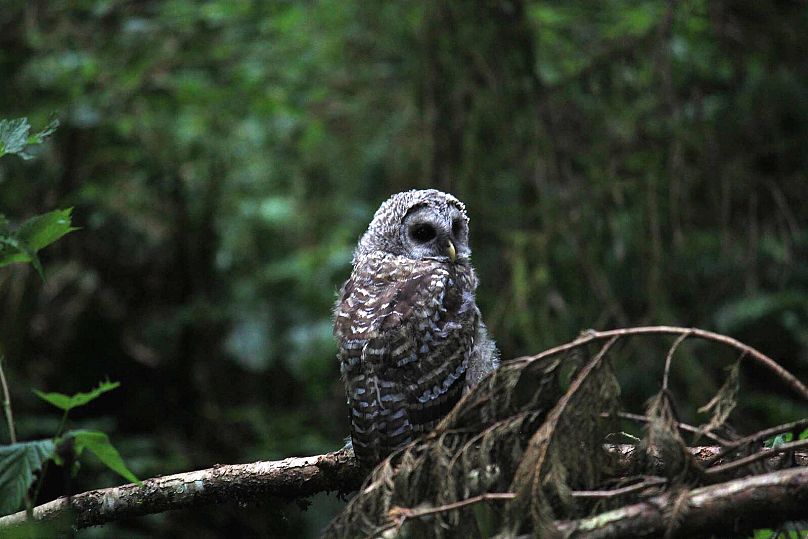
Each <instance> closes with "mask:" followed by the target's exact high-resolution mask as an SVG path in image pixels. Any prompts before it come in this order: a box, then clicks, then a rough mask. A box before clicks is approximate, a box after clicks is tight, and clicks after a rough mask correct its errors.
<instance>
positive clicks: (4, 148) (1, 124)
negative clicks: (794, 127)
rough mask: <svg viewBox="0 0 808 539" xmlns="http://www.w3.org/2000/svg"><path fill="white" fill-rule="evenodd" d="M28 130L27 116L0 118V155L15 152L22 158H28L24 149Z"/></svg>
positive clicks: (29, 126) (29, 128) (29, 127)
mask: <svg viewBox="0 0 808 539" xmlns="http://www.w3.org/2000/svg"><path fill="white" fill-rule="evenodd" d="M30 130H31V125H30V124H29V123H28V118H17V119H16V120H0V157H2V156H3V155H5V154H17V155H19V156H20V157H22V158H23V159H28V158H29V157H30V156H28V154H26V153H25V152H24V150H25V146H26V144H27V142H28V132H29V131H30Z"/></svg>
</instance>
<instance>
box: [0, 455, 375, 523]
mask: <svg viewBox="0 0 808 539" xmlns="http://www.w3.org/2000/svg"><path fill="white" fill-rule="evenodd" d="M365 475H366V471H363V470H362V469H361V468H360V467H359V466H358V465H357V464H356V460H355V459H354V456H353V453H352V452H350V451H345V450H341V451H337V452H335V453H327V454H325V455H316V456H313V457H295V458H288V459H284V460H279V461H261V462H254V463H251V464H234V465H227V466H215V467H213V468H208V469H206V470H197V471H194V472H187V473H180V474H175V475H169V476H166V477H155V478H153V479H147V480H145V481H143V486H142V487H139V486H137V485H133V484H129V485H124V486H121V487H113V488H107V489H101V490H91V491H89V492H84V493H82V494H77V495H75V496H72V497H71V498H67V497H63V498H59V499H57V500H53V501H52V502H48V503H46V504H43V505H40V506H38V507H36V508H34V511H33V518H34V520H40V521H46V520H55V519H58V518H63V517H64V516H65V514H66V513H69V512H72V513H73V515H74V517H75V520H74V522H73V524H74V526H75V527H77V528H84V527H87V526H95V525H98V524H104V523H107V522H112V521H116V520H120V519H123V518H127V517H132V516H138V515H146V514H149V513H161V512H164V511H169V510H172V509H181V508H184V507H200V506H204V505H208V504H214V503H232V502H238V501H253V500H256V499H259V498H265V497H268V496H274V497H278V498H282V499H286V500H294V499H298V498H305V497H307V496H311V495H313V494H316V493H318V492H323V491H340V492H350V491H352V490H356V489H357V488H359V486H360V484H361V483H362V480H363V479H364V477H365ZM25 519H26V514H25V511H21V512H19V513H15V514H13V515H8V516H5V517H2V518H0V529H2V528H7V527H11V526H16V525H20V524H22V523H24V522H25Z"/></svg>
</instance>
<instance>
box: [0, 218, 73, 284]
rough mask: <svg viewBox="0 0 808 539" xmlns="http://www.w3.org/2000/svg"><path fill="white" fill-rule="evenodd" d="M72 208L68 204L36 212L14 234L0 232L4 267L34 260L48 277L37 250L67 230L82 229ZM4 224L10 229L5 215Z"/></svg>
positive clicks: (41, 274) (38, 269) (40, 273)
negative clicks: (74, 220) (74, 222)
mask: <svg viewBox="0 0 808 539" xmlns="http://www.w3.org/2000/svg"><path fill="white" fill-rule="evenodd" d="M72 212H73V208H67V209H64V210H54V211H52V212H48V213H43V214H42V215H36V216H34V217H32V218H30V219H28V220H27V221H25V222H24V223H23V224H22V225H21V226H20V228H19V229H18V230H17V231H16V232H15V233H14V234H11V235H4V236H0V267H3V266H7V265H9V264H15V263H19V262H31V263H32V264H33V265H34V268H36V270H37V272H38V273H39V275H40V276H41V277H42V278H43V279H44V272H43V270H42V265H41V264H40V262H39V258H38V257H37V254H36V253H37V251H39V250H40V249H42V248H43V247H47V246H48V245H50V244H51V243H53V242H55V241H56V240H58V239H59V238H61V237H62V236H64V235H65V234H68V233H70V232H72V231H74V230H78V229H77V228H76V227H73V226H71V221H70V217H71V213H72ZM0 225H5V228H6V229H7V221H6V220H5V218H3V220H2V222H0ZM6 234H7V232H6Z"/></svg>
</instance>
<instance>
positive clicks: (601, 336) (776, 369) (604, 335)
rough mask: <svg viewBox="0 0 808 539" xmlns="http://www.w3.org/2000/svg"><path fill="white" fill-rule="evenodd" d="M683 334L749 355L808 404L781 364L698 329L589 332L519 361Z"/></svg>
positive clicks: (807, 389)
mask: <svg viewBox="0 0 808 539" xmlns="http://www.w3.org/2000/svg"><path fill="white" fill-rule="evenodd" d="M682 334H690V336H692V337H698V338H700V339H705V340H708V341H714V342H718V343H721V344H724V345H726V346H730V347H732V348H735V349H736V350H740V351H745V352H746V353H747V354H749V356H750V357H751V358H752V359H754V360H755V361H757V362H758V363H760V364H761V365H763V366H765V367H766V368H768V369H769V370H770V371H772V372H773V373H774V374H776V375H777V376H778V377H779V378H780V379H781V380H782V381H783V382H784V383H785V384H786V385H788V386H789V387H790V388H791V389H792V390H794V391H795V392H796V393H798V394H799V395H800V396H801V397H802V398H803V399H805V400H808V386H806V385H805V384H803V383H802V382H800V380H799V379H798V378H797V377H796V376H794V375H793V374H791V373H790V372H788V371H787V370H786V369H784V368H783V367H781V366H780V364H778V363H777V362H776V361H774V360H773V359H772V358H770V357H769V356H767V355H766V354H764V353H762V352H760V351H758V350H756V349H755V348H752V347H751V346H747V345H745V344H743V343H742V342H740V341H738V340H736V339H733V338H732V337H727V336H726V335H721V334H720V333H714V332H712V331H705V330H703V329H698V328H682V327H676V326H647V327H638V328H623V329H612V330H609V331H588V332H586V333H584V334H583V335H582V336H581V337H579V338H578V339H576V340H574V341H572V342H569V343H567V344H562V345H561V346H556V347H555V348H550V349H549V350H545V351H544V352H542V353H540V354H536V355H535V356H525V357H523V358H518V359H523V360H527V361H539V360H543V359H547V358H550V357H554V356H556V355H558V354H562V353H564V352H568V351H570V350H574V349H576V348H580V347H582V346H585V345H587V344H589V343H590V342H592V341H602V340H605V339H610V338H612V337H615V336H617V337H626V336H632V335H682Z"/></svg>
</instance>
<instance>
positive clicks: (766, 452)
mask: <svg viewBox="0 0 808 539" xmlns="http://www.w3.org/2000/svg"><path fill="white" fill-rule="evenodd" d="M802 447H808V440H797V441H795V442H788V443H785V444H780V445H778V446H775V447H767V448H765V449H761V450H760V451H758V452H757V453H753V454H752V455H748V456H746V457H743V458H741V459H738V460H733V461H731V462H727V463H726V464H720V465H718V466H713V467H712V468H708V469H707V470H705V471H704V473H705V474H707V475H718V474H722V473H724V472H727V471H729V470H734V469H735V468H743V467H744V466H746V465H748V464H752V463H753V462H757V461H759V460H763V459H767V458H769V457H771V456H772V455H776V454H778V453H785V452H786V451H792V450H794V449H800V448H802Z"/></svg>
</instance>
